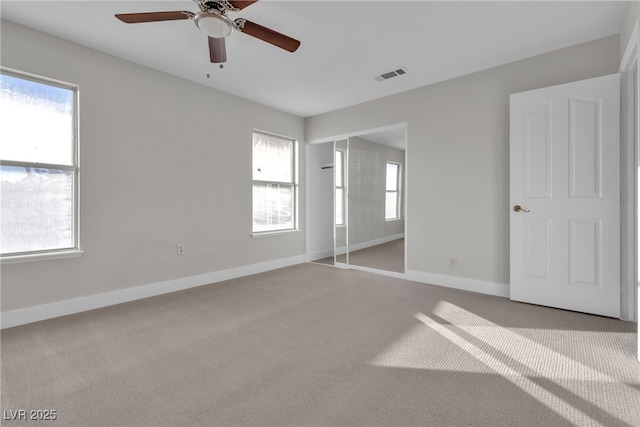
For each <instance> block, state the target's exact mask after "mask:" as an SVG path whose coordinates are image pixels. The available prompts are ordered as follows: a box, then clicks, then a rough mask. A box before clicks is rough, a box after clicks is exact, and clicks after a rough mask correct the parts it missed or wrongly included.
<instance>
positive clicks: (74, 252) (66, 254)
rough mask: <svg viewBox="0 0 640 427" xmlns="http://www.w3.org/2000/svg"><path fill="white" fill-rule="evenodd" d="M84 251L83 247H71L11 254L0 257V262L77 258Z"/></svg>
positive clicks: (3, 263) (15, 262)
mask: <svg viewBox="0 0 640 427" xmlns="http://www.w3.org/2000/svg"><path fill="white" fill-rule="evenodd" d="M83 253H84V251H83V250H82V249H70V250H66V251H59V252H46V253H39V254H26V255H9V256H3V257H0V263H1V264H2V265H5V264H18V263H22V262H32V261H49V260H54V259H64V258H76V257H79V256H81V255H82V254H83Z"/></svg>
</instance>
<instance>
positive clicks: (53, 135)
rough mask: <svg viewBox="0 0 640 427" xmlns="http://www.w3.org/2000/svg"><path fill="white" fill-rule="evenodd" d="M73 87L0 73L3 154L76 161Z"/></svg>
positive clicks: (0, 147) (0, 151)
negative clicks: (74, 156)
mask: <svg viewBox="0 0 640 427" xmlns="http://www.w3.org/2000/svg"><path fill="white" fill-rule="evenodd" d="M73 108H74V105H73V90H71V89H65V88H60V87H57V86H51V85H47V84H43V83H38V82H34V81H31V80H25V79H21V78H17V77H13V76H9V75H6V74H0V117H2V126H0V141H2V144H0V158H1V159H2V160H18V161H24V162H34V163H53V164H62V165H72V164H73V138H74V129H73V123H74V118H73Z"/></svg>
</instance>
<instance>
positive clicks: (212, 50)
mask: <svg viewBox="0 0 640 427" xmlns="http://www.w3.org/2000/svg"><path fill="white" fill-rule="evenodd" d="M209 59H211V62H212V63H214V64H221V63H223V62H227V48H226V47H225V43H224V38H216V37H209Z"/></svg>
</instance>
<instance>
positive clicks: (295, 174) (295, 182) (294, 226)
mask: <svg viewBox="0 0 640 427" xmlns="http://www.w3.org/2000/svg"><path fill="white" fill-rule="evenodd" d="M255 134H260V135H266V136H269V137H273V138H280V139H283V140H287V141H290V142H291V144H292V145H293V155H292V159H291V168H292V173H291V182H284V181H264V180H256V179H253V169H252V177H251V212H252V217H251V236H252V237H261V236H269V235H273V234H282V233H290V232H295V231H299V228H298V209H299V206H298V205H299V204H298V141H297V140H296V139H295V138H291V137H288V136H284V135H278V134H275V133H271V132H265V131H261V130H256V129H254V130H253V132H252V133H251V157H252V160H251V163H252V165H253V136H254V135H255ZM252 168H253V166H252ZM256 184H258V185H277V186H286V187H291V188H292V193H293V194H292V196H293V212H292V216H293V218H292V226H291V227H287V228H279V229H275V230H264V231H256V230H255V229H254V223H253V206H254V203H255V201H254V199H253V188H254V186H255V185H256Z"/></svg>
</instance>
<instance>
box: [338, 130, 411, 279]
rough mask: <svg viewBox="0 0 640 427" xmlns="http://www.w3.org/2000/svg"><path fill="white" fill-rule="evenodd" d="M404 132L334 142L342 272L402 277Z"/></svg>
mask: <svg viewBox="0 0 640 427" xmlns="http://www.w3.org/2000/svg"><path fill="white" fill-rule="evenodd" d="M405 148H406V130H405V127H404V126H402V127H396V128H392V129H387V130H384V131H378V132H372V133H366V134H362V135H358V136H352V137H349V138H347V139H343V140H339V141H335V142H334V187H335V188H334V196H335V197H334V213H335V215H334V216H335V223H334V242H335V244H334V254H335V263H336V265H338V266H353V267H365V268H371V269H377V270H385V271H392V272H398V273H403V272H404V268H405V256H404V251H405V244H404V231H405V221H404V211H405V209H404V207H405V201H406V195H405V192H404V188H405V178H404V177H405Z"/></svg>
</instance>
